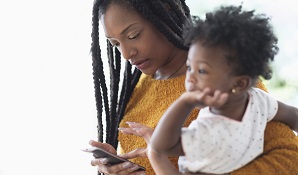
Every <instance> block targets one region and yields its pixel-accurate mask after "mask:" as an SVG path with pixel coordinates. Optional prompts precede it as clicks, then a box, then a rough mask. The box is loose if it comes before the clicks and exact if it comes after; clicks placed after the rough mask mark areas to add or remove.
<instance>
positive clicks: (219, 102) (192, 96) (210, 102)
mask: <svg viewBox="0 0 298 175" xmlns="http://www.w3.org/2000/svg"><path fill="white" fill-rule="evenodd" d="M183 96H185V98H187V99H188V100H187V101H188V103H189V104H190V105H193V106H194V107H198V108H199V109H200V108H204V107H206V106H210V107H214V108H220V107H221V106H223V105H224V104H225V103H226V102H227V100H228V93H222V92H220V91H219V90H216V91H215V92H214V93H213V94H211V90H210V88H205V89H204V90H203V91H191V92H186V93H184V94H183Z"/></svg>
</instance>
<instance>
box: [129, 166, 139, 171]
mask: <svg viewBox="0 0 298 175" xmlns="http://www.w3.org/2000/svg"><path fill="white" fill-rule="evenodd" d="M137 169H139V166H138V165H134V166H133V167H131V168H130V170H131V171H135V170H137Z"/></svg>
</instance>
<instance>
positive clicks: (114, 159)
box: [82, 147, 146, 171]
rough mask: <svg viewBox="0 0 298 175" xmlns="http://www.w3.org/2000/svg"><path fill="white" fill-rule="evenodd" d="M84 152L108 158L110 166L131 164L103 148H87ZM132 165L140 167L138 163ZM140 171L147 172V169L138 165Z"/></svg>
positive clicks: (96, 156)
mask: <svg viewBox="0 0 298 175" xmlns="http://www.w3.org/2000/svg"><path fill="white" fill-rule="evenodd" d="M82 151H84V152H88V153H93V156H94V157H95V158H107V159H108V164H110V165H114V164H119V163H123V162H131V161H129V160H127V159H124V158H122V157H119V156H117V155H115V154H112V153H110V152H108V151H106V150H104V149H101V148H97V147H90V148H86V149H82ZM131 163H132V164H135V165H138V164H136V163H133V162H131ZM138 166H139V169H138V170H142V171H145V170H146V169H145V167H142V166H141V165H138Z"/></svg>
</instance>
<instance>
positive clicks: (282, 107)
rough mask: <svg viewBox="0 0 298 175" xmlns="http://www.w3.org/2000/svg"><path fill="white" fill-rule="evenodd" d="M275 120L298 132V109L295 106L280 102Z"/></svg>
mask: <svg viewBox="0 0 298 175" xmlns="http://www.w3.org/2000/svg"><path fill="white" fill-rule="evenodd" d="M273 120H275V121H279V122H283V123H285V124H286V125H288V126H289V127H290V128H291V129H293V130H295V131H296V132H298V109H297V108H295V107H293V106H290V105H287V104H284V103H282V102H279V101H278V110H277V113H276V115H275V117H274V119H273Z"/></svg>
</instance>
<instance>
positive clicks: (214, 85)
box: [185, 41, 235, 93]
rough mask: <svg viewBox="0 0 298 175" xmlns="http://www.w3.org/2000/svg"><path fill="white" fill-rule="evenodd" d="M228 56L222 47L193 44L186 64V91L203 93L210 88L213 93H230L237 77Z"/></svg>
mask: <svg viewBox="0 0 298 175" xmlns="http://www.w3.org/2000/svg"><path fill="white" fill-rule="evenodd" d="M226 55H227V52H226V51H225V50H224V49H223V48H222V47H204V46H202V44H201V43H200V42H199V41H197V42H195V43H193V44H192V45H191V46H190V50H189V53H188V59H187V62H186V65H187V73H186V80H185V88H186V91H196V90H199V91H202V90H203V89H204V88H207V87H208V88H210V89H211V91H212V93H213V92H214V91H215V90H220V91H221V92H230V91H231V89H232V88H233V84H232V80H233V77H235V76H234V75H233V74H232V67H231V66H230V65H228V63H227V60H226Z"/></svg>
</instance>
